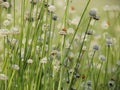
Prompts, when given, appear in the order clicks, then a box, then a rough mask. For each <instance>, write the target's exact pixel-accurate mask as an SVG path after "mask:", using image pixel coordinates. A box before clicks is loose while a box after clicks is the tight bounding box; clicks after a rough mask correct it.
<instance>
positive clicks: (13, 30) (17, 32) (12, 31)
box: [10, 27, 20, 34]
mask: <svg viewBox="0 0 120 90" xmlns="http://www.w3.org/2000/svg"><path fill="white" fill-rule="evenodd" d="M10 33H11V34H19V33H20V32H19V30H18V28H17V27H12V28H11V30H10Z"/></svg>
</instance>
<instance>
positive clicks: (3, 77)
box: [0, 74, 8, 80]
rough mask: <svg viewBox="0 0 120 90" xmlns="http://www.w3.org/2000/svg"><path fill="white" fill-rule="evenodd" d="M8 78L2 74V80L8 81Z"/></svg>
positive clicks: (0, 77) (0, 76)
mask: <svg viewBox="0 0 120 90" xmlns="http://www.w3.org/2000/svg"><path fill="white" fill-rule="evenodd" d="M7 79H8V77H7V76H6V75H5V74H0V80H7Z"/></svg>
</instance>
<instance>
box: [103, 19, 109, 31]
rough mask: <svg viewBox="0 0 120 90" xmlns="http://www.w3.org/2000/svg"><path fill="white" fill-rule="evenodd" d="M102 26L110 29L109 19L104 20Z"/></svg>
mask: <svg viewBox="0 0 120 90" xmlns="http://www.w3.org/2000/svg"><path fill="white" fill-rule="evenodd" d="M101 27H102V28H103V29H108V28H109V25H108V23H107V21H103V22H102V24H101Z"/></svg>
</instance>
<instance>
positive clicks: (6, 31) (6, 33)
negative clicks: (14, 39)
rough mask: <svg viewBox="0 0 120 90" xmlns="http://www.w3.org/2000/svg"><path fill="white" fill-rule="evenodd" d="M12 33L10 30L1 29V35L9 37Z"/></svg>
mask: <svg viewBox="0 0 120 90" xmlns="http://www.w3.org/2000/svg"><path fill="white" fill-rule="evenodd" d="M9 34H10V31H9V30H8V29H0V35H3V36H4V35H9Z"/></svg>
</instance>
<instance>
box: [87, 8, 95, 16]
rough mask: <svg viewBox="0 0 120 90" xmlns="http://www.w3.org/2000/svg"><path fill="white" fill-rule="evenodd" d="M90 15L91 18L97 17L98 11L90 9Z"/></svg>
mask: <svg viewBox="0 0 120 90" xmlns="http://www.w3.org/2000/svg"><path fill="white" fill-rule="evenodd" d="M89 15H90V16H91V17H96V15H97V9H96V8H92V9H90V11H89Z"/></svg>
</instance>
